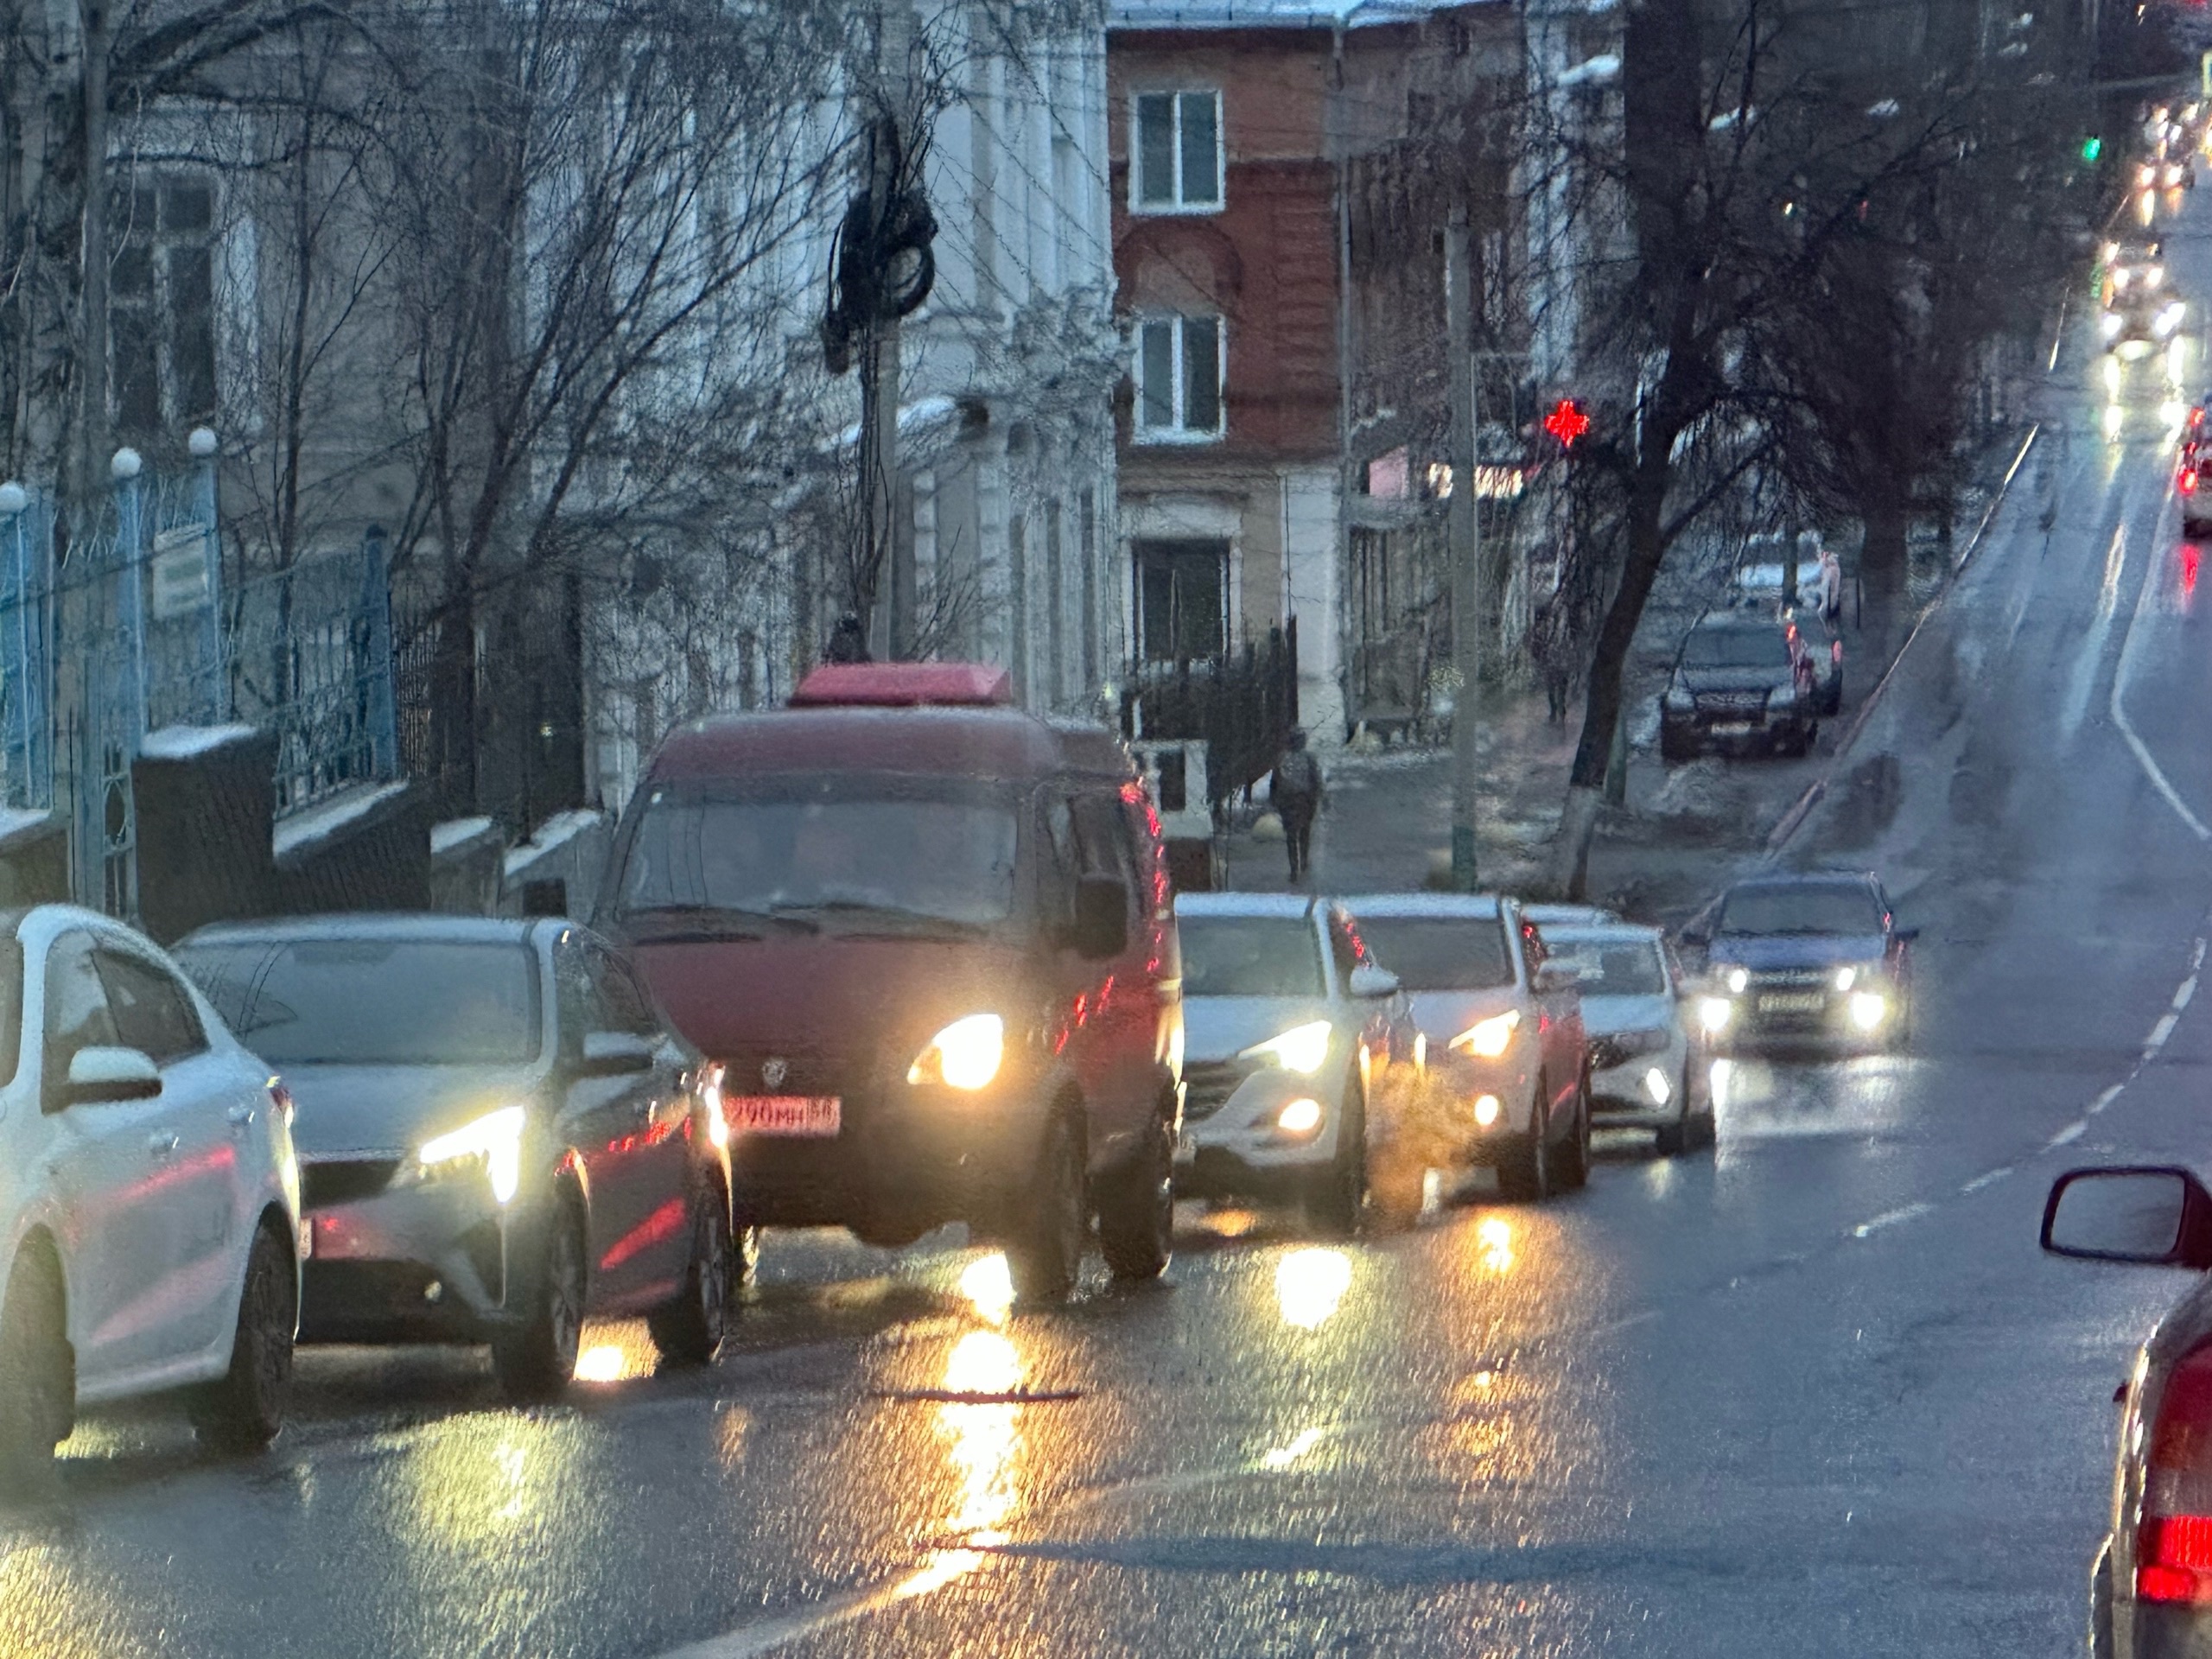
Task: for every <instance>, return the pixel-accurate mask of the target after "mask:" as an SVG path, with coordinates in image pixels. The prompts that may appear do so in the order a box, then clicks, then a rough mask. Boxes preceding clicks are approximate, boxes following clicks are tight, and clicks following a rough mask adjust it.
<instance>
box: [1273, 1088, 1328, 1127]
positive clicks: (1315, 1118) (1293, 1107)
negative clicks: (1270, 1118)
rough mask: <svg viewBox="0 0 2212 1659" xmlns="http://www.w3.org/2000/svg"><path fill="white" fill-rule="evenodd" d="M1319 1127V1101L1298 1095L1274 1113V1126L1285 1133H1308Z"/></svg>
mask: <svg viewBox="0 0 2212 1659" xmlns="http://www.w3.org/2000/svg"><path fill="white" fill-rule="evenodd" d="M1320 1127H1321V1103H1320V1102H1319V1101H1318V1100H1309V1099H1307V1098H1306V1096H1303V1095H1301V1096H1299V1097H1298V1098H1297V1099H1296V1100H1294V1101H1292V1102H1291V1103H1289V1104H1288V1105H1287V1106H1285V1107H1284V1108H1283V1109H1282V1110H1281V1111H1279V1112H1277V1113H1276V1114H1275V1128H1278V1129H1280V1130H1281V1131H1282V1132H1283V1133H1284V1134H1285V1135H1299V1136H1301V1137H1302V1136H1305V1135H1311V1134H1313V1132H1314V1130H1316V1129H1318V1128H1320Z"/></svg>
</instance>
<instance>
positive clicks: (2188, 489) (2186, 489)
mask: <svg viewBox="0 0 2212 1659" xmlns="http://www.w3.org/2000/svg"><path fill="white" fill-rule="evenodd" d="M2181 493H2183V495H2195V494H2196V468H2195V467H2190V469H2189V470H2188V471H2186V472H2184V473H2183V474H2182V475H2181Z"/></svg>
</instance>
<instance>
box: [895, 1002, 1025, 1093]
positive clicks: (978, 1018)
mask: <svg viewBox="0 0 2212 1659" xmlns="http://www.w3.org/2000/svg"><path fill="white" fill-rule="evenodd" d="M1005 1058H1006V1021H1005V1020H1001V1019H1000V1018H999V1016H998V1015H996V1014H969V1016H968V1017H967V1018H966V1019H964V1020H954V1021H953V1022H952V1023H951V1024H950V1025H949V1026H947V1027H945V1028H944V1030H943V1031H940V1032H939V1033H938V1034H937V1035H936V1036H934V1037H932V1038H931V1039H930V1042H929V1046H928V1047H927V1048H925V1049H924V1050H923V1051H922V1052H920V1053H918V1054H917V1055H916V1056H914V1063H913V1064H912V1065H910V1066H908V1067H907V1068H906V1081H907V1082H909V1083H941V1084H944V1086H945V1087H946V1088H948V1089H966V1090H976V1089H982V1088H984V1087H986V1086H987V1085H988V1084H989V1083H990V1081H991V1079H992V1078H993V1077H996V1076H998V1074H999V1064H1000V1062H1001V1061H1002V1060H1003V1059H1005Z"/></svg>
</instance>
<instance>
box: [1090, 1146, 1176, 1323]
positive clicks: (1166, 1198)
mask: <svg viewBox="0 0 2212 1659" xmlns="http://www.w3.org/2000/svg"><path fill="white" fill-rule="evenodd" d="M1098 1249H1099V1253H1100V1254H1101V1255H1103V1256H1104V1257H1105V1258H1106V1268H1107V1271H1108V1272H1109V1273H1111V1274H1113V1275H1114V1277H1115V1278H1116V1279H1118V1280H1120V1281H1122V1283H1124V1284H1137V1283H1141V1282H1142V1281H1145V1280H1147V1279H1157V1278H1159V1277H1160V1274H1163V1273H1165V1272H1166V1271H1167V1263H1168V1260H1169V1258H1170V1257H1171V1256H1172V1255H1173V1254H1174V1249H1175V1122H1174V1116H1173V1113H1172V1112H1168V1113H1154V1118H1153V1125H1152V1129H1151V1132H1150V1133H1149V1134H1148V1135H1147V1136H1146V1144H1145V1146H1144V1148H1143V1150H1141V1152H1140V1153H1139V1154H1137V1156H1136V1157H1135V1158H1133V1159H1131V1160H1129V1164H1128V1167H1127V1168H1125V1169H1122V1170H1121V1171H1119V1172H1117V1173H1116V1174H1115V1175H1114V1176H1113V1178H1112V1179H1109V1181H1108V1182H1107V1183H1106V1190H1105V1192H1103V1194H1102V1195H1101V1197H1100V1199H1099V1204H1098Z"/></svg>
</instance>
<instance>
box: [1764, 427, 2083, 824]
mask: <svg viewBox="0 0 2212 1659" xmlns="http://www.w3.org/2000/svg"><path fill="white" fill-rule="evenodd" d="M2042 434H2043V423H2042V422H2040V421H2038V422H2037V423H2035V424H2034V425H2032V426H2031V427H2030V428H2029V429H2028V435H2027V436H2026V437H2025V438H2024V439H2022V440H2021V442H2020V452H2019V454H2016V455H2014V456H2013V457H2012V465H2011V466H2010V467H2006V468H2005V477H2004V479H2003V480H2002V481H2001V482H1999V485H1998V486H1997V493H1996V495H1995V496H1994V497H1993V499H1991V501H1990V503H1989V507H1988V510H1987V511H1986V512H1984V513H1983V514H1982V515H1981V522H1980V524H1977V525H1975V526H1974V534H1973V535H1972V536H1971V537H1968V538H1967V544H1966V549H1965V550H1964V551H1963V552H1961V554H1960V555H1959V556H1958V557H1957V558H1956V559H1955V560H1954V561H1953V562H1952V565H1951V569H1950V574H1949V575H1948V578H1947V579H1946V580H1945V582H1944V583H1943V591H1942V592H1941V593H1939V594H1936V597H1935V598H1933V599H1931V600H1929V601H1928V607H1927V608H1926V609H1925V610H1923V611H1922V612H1921V613H1920V615H1919V617H1918V618H1917V619H1916V620H1915V621H1914V622H1913V625H1912V632H1910V633H1908V634H1907V635H1905V637H1904V644H1903V645H1899V646H1898V647H1897V655H1896V656H1895V657H1892V658H1891V659H1890V665H1889V666H1888V667H1887V668H1885V669H1884V670H1883V671H1882V677H1881V678H1880V679H1878V680H1877V681H1876V682H1875V683H1874V689H1873V690H1872V691H1869V692H1868V693H1867V694H1866V701H1865V702H1862V703H1860V704H1859V712H1858V713H1857V714H1856V715H1853V716H1852V719H1851V724H1850V725H1849V726H1847V727H1846V728H1844V733H1843V736H1842V737H1841V738H1840V740H1838V741H1837V743H1836V746H1835V753H1834V756H1833V757H1832V758H1831V759H1830V760H1829V761H1828V769H1827V772H1826V773H1825V774H1824V775H1823V776H1821V777H1820V778H1818V779H1815V780H1814V782H1813V783H1812V784H1811V785H1809V786H1808V788H1807V789H1806V791H1805V792H1804V793H1803V794H1802V795H1801V796H1799V797H1798V798H1797V800H1796V804H1795V805H1793V806H1791V807H1790V809H1789V810H1788V811H1787V812H1785V813H1783V815H1782V818H1781V821H1780V822H1779V823H1777V824H1776V825H1775V826H1774V828H1773V829H1770V830H1769V831H1768V832H1767V838H1766V849H1765V852H1764V855H1763V856H1764V858H1765V859H1766V860H1768V861H1771V860H1773V859H1774V858H1776V857H1777V856H1778V855H1780V854H1781V852H1782V849H1783V848H1784V847H1786V846H1788V845H1789V840H1790V837H1792V836H1795V835H1796V833H1797V832H1798V831H1799V830H1800V829H1803V828H1804V827H1805V820H1806V819H1807V818H1809V817H1812V816H1813V809H1814V808H1815V807H1817V806H1818V805H1819V804H1821V801H1822V800H1824V799H1825V798H1827V792H1828V785H1830V784H1831V783H1833V782H1834V780H1835V775H1836V773H1837V772H1839V771H1840V770H1841V769H1842V766H1843V763H1844V761H1845V760H1847V759H1848V758H1849V757H1850V754H1851V751H1852V749H1853V747H1854V746H1855V745H1856V744H1857V743H1858V741H1859V737H1860V735H1861V734H1863V733H1864V732H1865V731H1866V722H1867V721H1869V720H1871V719H1872V718H1873V715H1874V711H1875V709H1878V708H1879V707H1880V706H1881V702H1882V696H1883V694H1884V693H1885V692H1886V691H1887V690H1889V689H1890V682H1891V679H1893V678H1894V677H1896V675H1897V670H1898V669H1899V668H1900V667H1902V666H1903V665H1904V659H1905V653H1906V652H1910V650H1911V649H1912V644H1913V641H1914V640H1916V639H1919V638H1920V631H1921V630H1922V629H1923V628H1924V627H1926V626H1928V622H1929V618H1931V617H1933V616H1934V615H1935V614H1936V613H1937V612H1938V611H1940V610H1942V608H1943V606H1944V604H1945V602H1946V601H1948V600H1949V598H1950V597H1951V589H1952V588H1953V587H1954V586H1955V584H1956V583H1957V582H1958V579H1959V578H1960V577H1961V575H1965V574H1966V568H1967V565H1968V564H1970V563H1973V561H1974V555H1975V554H1976V553H1978V552H1980V550H1981V544H1982V542H1983V541H1984V540H1985V539H1986V537H1987V536H1988V534H1989V527H1990V525H1991V524H1994V523H1995V522H1996V519H1997V513H1998V510H1999V508H2000V507H2002V506H2003V505H2005V501H2006V500H2007V499H2009V498H2010V497H2011V495H2012V480H2014V479H2015V478H2017V477H2018V476H2019V472H2020V467H2021V466H2022V464H2023V463H2024V462H2025V461H2026V460H2027V458H2028V451H2029V450H2031V449H2032V448H2035V444H2036V440H2037V438H2038V437H2039V436H2041V435H2042Z"/></svg>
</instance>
